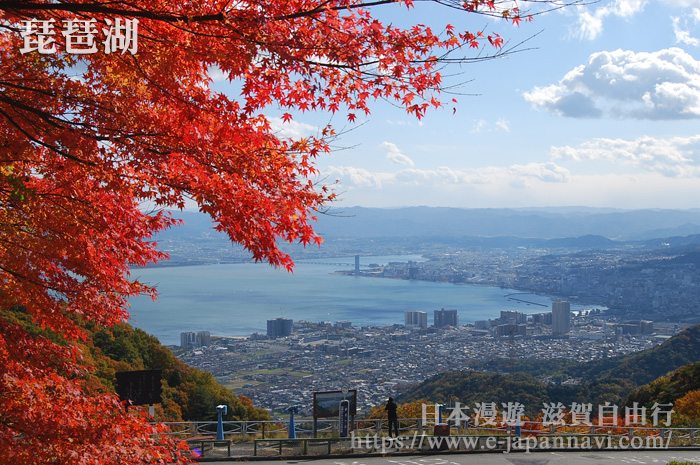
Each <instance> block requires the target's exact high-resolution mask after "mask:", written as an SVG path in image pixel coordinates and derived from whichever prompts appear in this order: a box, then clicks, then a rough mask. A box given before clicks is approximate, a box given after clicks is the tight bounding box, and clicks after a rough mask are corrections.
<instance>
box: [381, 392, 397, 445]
mask: <svg viewBox="0 0 700 465" xmlns="http://www.w3.org/2000/svg"><path fill="white" fill-rule="evenodd" d="M396 407H397V405H396V402H394V398H393V397H389V401H388V402H387V403H386V407H384V408H385V409H386V413H387V415H388V417H389V436H391V437H394V435H393V434H392V431H391V426H392V425H393V426H394V430H395V431H396V436H398V435H399V415H398V414H397V413H396Z"/></svg>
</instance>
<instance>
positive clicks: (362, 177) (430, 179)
mask: <svg viewBox="0 0 700 465" xmlns="http://www.w3.org/2000/svg"><path fill="white" fill-rule="evenodd" d="M322 175H323V176H324V177H327V178H332V177H337V178H338V181H339V184H340V185H341V186H343V187H347V188H351V187H360V188H362V187H364V188H366V187H376V188H389V187H390V186H414V187H415V186H420V187H421V188H425V189H427V190H431V189H436V190H441V189H444V188H448V187H450V186H457V187H459V186H462V187H466V186H478V185H481V186H500V185H509V186H511V187H520V188H523V187H530V186H532V185H535V184H539V183H566V182H568V181H569V180H570V178H571V174H570V173H569V171H568V170H567V169H566V168H563V167H561V166H558V165H557V164H556V163H554V162H547V163H530V164H527V165H511V166H508V167H497V166H488V167H483V168H478V169H465V170H458V169H453V168H449V167H446V166H441V167H438V168H435V169H429V170H424V169H416V168H404V169H402V170H399V171H397V172H396V173H372V172H370V171H367V170H365V169H362V168H354V167H331V168H329V169H328V170H323V173H322Z"/></svg>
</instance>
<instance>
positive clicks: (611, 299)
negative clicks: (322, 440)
mask: <svg viewBox="0 0 700 465" xmlns="http://www.w3.org/2000/svg"><path fill="white" fill-rule="evenodd" d="M657 242H659V243H658V244H656V243H654V244H651V245H650V244H649V243H639V244H632V245H630V244H615V243H612V242H611V243H610V244H609V246H607V247H601V246H599V245H598V246H586V245H585V244H583V245H582V243H581V241H580V240H579V241H578V243H576V244H571V243H562V244H550V245H549V246H547V247H535V246H527V247H525V246H517V245H513V246H510V247H500V246H499V247H494V246H487V245H483V246H482V245H478V244H477V245H474V244H472V245H471V246H469V247H465V246H460V245H459V244H456V243H453V242H452V243H446V242H439V241H437V242H436V241H433V242H430V241H426V242H422V243H420V244H419V245H417V244H415V243H413V242H412V241H411V240H375V241H369V242H365V243H363V244H361V245H360V243H359V241H356V240H348V241H330V242H329V243H328V244H326V245H325V246H324V250H323V253H324V254H325V256H328V257H333V256H336V257H338V256H343V255H345V256H348V255H355V253H357V251H361V253H362V255H363V256H362V260H363V266H362V267H360V266H356V267H355V268H354V269H353V268H345V269H343V270H338V271H337V273H340V274H349V275H362V276H371V277H375V278H385V279H402V280H423V281H435V282H450V283H458V284H464V285H480V286H500V287H503V288H509V289H516V290H519V291H522V292H523V293H534V294H540V295H549V296H557V297H559V298H560V299H561V301H562V302H561V304H565V307H563V308H565V310H562V308H558V307H560V306H561V304H560V303H558V302H552V308H549V309H548V308H543V309H542V313H540V314H531V315H525V314H523V313H519V312H515V311H507V310H504V311H502V312H501V317H500V318H495V319H493V320H486V321H476V322H474V324H466V325H465V324H460V323H459V322H458V321H456V313H457V312H456V311H454V310H453V311H454V313H455V315H454V319H451V318H452V316H450V315H448V313H446V312H450V309H447V311H445V309H438V308H426V309H420V310H423V311H422V312H421V311H410V312H409V311H407V312H406V315H405V321H402V322H398V321H397V322H396V324H394V325H392V326H385V327H366V326H364V327H358V326H356V325H354V324H353V323H352V322H349V321H342V322H304V321H294V322H292V321H291V320H287V321H277V322H275V320H271V321H268V331H267V334H253V335H250V336H249V337H243V338H225V337H212V336H209V334H208V333H207V334H195V333H188V332H186V328H183V331H185V333H183V340H182V344H181V347H177V348H175V347H173V350H174V351H175V352H176V354H177V355H178V356H179V357H180V358H182V359H183V360H184V361H186V362H187V363H188V364H190V365H193V366H196V367H199V368H202V369H205V370H207V371H210V372H211V373H213V374H214V375H215V377H216V378H217V380H219V381H220V382H221V383H222V384H224V385H226V386H228V387H230V388H231V389H233V390H234V392H236V393H237V394H242V395H246V396H248V397H250V398H251V399H252V400H253V401H254V402H255V404H256V405H257V406H260V407H264V408H266V409H269V410H271V411H273V412H274V414H275V415H280V414H281V413H282V412H284V410H285V408H287V407H289V406H292V405H299V406H300V413H301V414H302V415H311V413H312V412H311V408H312V397H313V393H314V392H319V391H332V390H341V389H344V388H346V389H357V390H358V408H359V409H360V411H361V412H363V411H364V412H367V411H368V410H369V409H370V408H371V407H373V406H376V405H379V404H382V403H383V402H385V401H386V398H387V397H388V396H389V395H396V394H398V393H400V392H401V390H402V388H404V387H407V386H410V385H414V384H416V383H420V382H422V381H424V380H426V379H427V378H429V377H431V376H433V375H436V374H439V373H442V372H447V371H458V370H464V369H469V368H470V366H471V364H473V363H476V362H483V361H488V360H492V359H499V358H500V359H505V360H516V359H524V358H529V359H538V360H542V361H543V363H545V362H546V360H549V359H552V358H567V359H572V360H577V361H589V360H596V359H600V358H605V357H611V356H615V355H621V354H627V353H631V352H636V351H640V350H644V349H647V348H649V347H652V346H654V345H656V344H659V343H661V342H663V341H664V340H666V339H668V338H669V337H670V336H671V335H673V334H675V333H677V332H678V331H679V330H680V329H682V328H684V327H687V326H689V325H690V324H693V323H697V322H698V316H697V312H695V311H693V310H694V309H697V308H698V307H700V252H697V247H696V246H694V245H690V246H689V247H687V248H685V247H675V248H670V247H667V244H665V243H663V242H661V241H657ZM173 247H175V245H173ZM350 251H353V252H350ZM171 252H174V254H173V255H174V256H176V263H174V264H193V263H207V262H212V261H218V262H227V261H228V262H230V261H241V260H245V258H244V256H242V255H241V256H237V255H236V253H235V252H234V253H233V254H232V252H231V250H230V249H229V250H228V251H227V252H224V251H223V249H221V248H220V245H217V243H209V244H208V245H204V244H202V245H200V246H199V247H198V248H197V249H195V250H193V249H189V250H187V251H185V250H177V249H175V248H174V249H172V250H171ZM179 252H181V253H179ZM292 252H298V253H299V254H298V255H297V256H296V257H295V259H296V260H297V261H300V260H306V259H310V258H319V257H320V256H321V255H320V253H321V252H318V251H316V250H313V249H312V250H305V251H303V252H299V251H298V250H297V251H292ZM390 254H418V255H421V256H422V257H423V260H419V261H411V262H408V263H406V262H401V263H388V264H385V265H379V264H371V256H372V255H390ZM188 256H189V257H190V258H187V257H188ZM195 256H196V258H194V257H195ZM368 263H369V266H368V265H367V264H368ZM569 302H571V303H575V304H577V307H578V308H582V306H583V308H587V309H589V310H586V311H583V312H570V311H569ZM558 312H559V315H560V316H559V317H558V316H557V313H558ZM562 312H563V313H562ZM564 314H565V315H566V318H565V319H566V321H565V322H563V320H562V318H563V317H562V316H561V315H564ZM278 320H284V319H278ZM428 320H431V321H428ZM431 322H432V323H433V324H430V323H431ZM212 332H214V333H215V329H214V328H212ZM205 333H206V332H205ZM542 381H544V382H547V383H564V384H566V383H571V384H575V383H577V382H578V380H577V379H557V380H551V379H543V380H542Z"/></svg>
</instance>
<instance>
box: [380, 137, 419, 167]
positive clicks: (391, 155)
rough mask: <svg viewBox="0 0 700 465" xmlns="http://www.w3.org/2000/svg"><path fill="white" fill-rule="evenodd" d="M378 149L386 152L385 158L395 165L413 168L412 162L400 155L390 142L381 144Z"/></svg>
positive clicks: (399, 151) (394, 145)
mask: <svg viewBox="0 0 700 465" xmlns="http://www.w3.org/2000/svg"><path fill="white" fill-rule="evenodd" d="M379 147H380V148H381V149H382V150H384V151H385V152H386V158H387V160H389V161H390V162H392V163H396V164H397V165H405V166H414V165H415V163H413V160H411V159H410V158H409V157H407V156H406V155H404V154H403V153H401V150H399V148H398V147H397V146H396V144H392V143H391V142H382V143H381V144H379Z"/></svg>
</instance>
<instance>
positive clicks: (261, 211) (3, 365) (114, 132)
mask: <svg viewBox="0 0 700 465" xmlns="http://www.w3.org/2000/svg"><path fill="white" fill-rule="evenodd" d="M432 3H434V4H435V5H437V6H442V7H447V8H452V9H457V10H461V11H462V12H466V13H473V14H483V15H490V16H496V17H499V18H505V19H506V20H508V21H509V22H512V23H515V24H518V23H520V21H521V20H527V19H529V18H528V17H527V16H524V15H523V14H522V13H521V12H520V11H519V10H518V9H517V8H514V7H513V6H514V5H515V4H514V3H512V2H510V1H508V2H504V3H503V4H501V5H499V2H497V1H495V0H472V1H467V2H463V3H462V2H457V1H454V0H437V1H435V2H432ZM502 5H506V6H502ZM380 7H382V8H384V7H387V8H389V7H391V8H404V9H406V8H407V9H409V10H410V9H411V8H412V7H413V4H412V2H411V1H410V0H408V1H403V2H394V1H390V0H379V1H368V2H363V1H361V0H360V1H358V0H295V1H278V0H261V1H255V2H245V1H234V0H192V1H162V0H130V1H119V0H117V1H84V0H64V1H55V0H34V1H14V0H0V28H1V30H2V32H1V33H0V54H1V58H0V90H1V92H0V204H1V205H2V209H1V210H0V216H1V217H0V308H2V309H5V310H6V311H4V312H3V313H2V318H0V373H1V374H2V377H0V461H2V462H3V463H16V464H17V463H35V462H48V461H51V460H53V461H56V462H70V463H124V462H128V463H134V462H136V461H139V460H140V461H141V462H142V463H161V462H163V461H165V462H167V461H170V460H183V461H184V460H186V459H185V458H183V457H180V455H181V454H180V453H179V452H177V451H178V450H179V449H177V448H174V447H173V444H170V443H169V442H168V441H166V440H164V439H158V436H153V435H152V434H151V433H152V432H153V431H152V428H151V427H150V426H149V425H148V424H147V423H145V422H144V421H143V419H140V418H138V417H137V416H135V415H131V414H128V413H126V412H125V410H124V409H123V408H122V406H121V405H120V404H119V402H118V401H117V400H116V398H115V397H114V396H112V395H102V396H88V395H86V389H85V386H84V384H85V380H86V375H85V372H86V370H90V369H91V368H89V367H88V365H89V364H88V363H87V362H86V360H85V359H86V355H85V354H83V353H81V350H80V349H79V347H78V346H76V345H75V344H73V343H72V341H75V340H79V339H81V338H83V337H84V334H83V331H82V330H81V328H80V327H79V325H77V324H76V321H77V319H81V320H87V321H90V322H92V323H94V324H96V325H99V326H110V325H113V324H115V323H118V322H122V321H125V320H126V318H127V317H128V312H127V308H128V305H127V299H128V298H129V297H132V296H135V295H138V294H142V293H150V294H151V295H153V296H155V290H154V289H152V288H150V287H148V286H146V285H144V284H142V283H139V282H138V281H137V280H134V279H132V278H131V277H130V275H129V269H130V267H131V266H143V265H146V264H149V263H153V262H156V261H158V260H161V259H163V258H165V255H164V254H163V253H162V252H160V251H158V249H157V246H156V244H155V243H154V242H153V240H152V236H153V235H154V234H155V233H156V232H158V231H160V230H163V229H164V228H168V227H170V226H173V225H175V224H176V223H177V222H178V221H177V219H175V218H172V217H171V216H169V215H168V214H166V213H163V211H164V210H163V209H164V208H166V207H177V208H183V207H184V206H185V204H186V202H188V201H191V202H194V203H195V204H196V205H197V206H198V208H199V209H200V210H201V211H202V212H204V213H207V214H208V215H210V216H211V218H212V219H213V220H214V221H215V224H216V228H217V229H219V230H221V231H224V232H225V233H227V234H228V236H229V237H230V238H231V240H232V241H233V242H235V243H239V244H242V245H243V246H245V247H246V248H247V249H248V250H250V251H251V253H252V255H253V257H254V258H255V259H256V260H263V261H267V262H269V263H271V264H272V265H276V266H282V267H286V268H288V269H291V267H292V261H291V259H290V257H289V256H287V255H286V254H284V253H283V252H281V251H280V250H279V248H278V247H277V240H279V239H281V240H285V241H290V242H301V243H303V244H309V243H318V244H320V243H321V238H320V237H318V235H317V234H316V233H315V232H314V230H313V227H312V223H313V220H314V215H315V214H317V212H318V211H321V210H323V209H324V208H325V206H326V205H327V202H329V201H331V200H332V199H333V196H334V194H333V192H332V191H330V190H328V188H327V187H326V186H323V185H320V184H319V180H318V179H316V178H315V175H316V174H317V172H316V169H315V168H314V159H315V158H316V157H317V156H318V155H320V154H323V153H326V152H328V151H329V138H332V137H333V136H334V135H335V133H334V130H333V129H332V128H330V127H326V128H320V129H319V132H318V134H317V135H316V136H315V137H308V138H301V139H289V138H284V137H282V136H280V135H279V134H278V133H276V132H275V131H274V130H273V128H272V126H271V123H270V119H269V118H268V117H266V115H265V113H266V112H268V111H279V112H280V113H281V115H282V119H283V120H284V121H289V120H290V119H291V118H292V113H294V112H295V111H324V112H330V113H336V112H345V113H346V115H347V118H348V119H349V120H350V121H353V120H355V119H356V118H357V115H358V114H359V115H361V114H366V113H369V111H370V105H371V103H372V102H373V101H375V100H377V99H388V100H391V101H394V102H396V103H397V104H398V105H399V106H401V107H403V108H405V110H406V111H407V112H408V113H410V114H412V115H415V116H416V117H418V118H421V117H423V116H424V115H425V113H426V111H427V110H428V109H429V108H430V107H431V106H432V107H439V106H440V105H442V104H443V102H442V101H441V97H440V90H441V86H442V85H443V83H442V75H441V73H440V67H441V66H443V65H444V64H446V63H450V62H460V61H464V60H470V59H483V58H485V57H487V56H494V55H498V54H500V53H502V51H501V47H502V45H503V39H502V38H501V37H500V36H498V35H497V34H496V33H485V32H482V31H481V30H478V31H474V32H470V31H459V30H456V29H455V28H454V27H452V26H450V25H445V27H444V28H443V29H441V30H438V31H433V30H432V29H431V28H430V27H428V26H424V25H418V24H417V25H414V26H411V27H407V28H401V27H396V26H393V25H391V24H388V25H387V24H383V23H382V22H380V21H378V20H377V19H375V18H374V17H373V15H372V14H371V12H372V11H373V10H374V9H375V8H380ZM416 22H417V21H416ZM482 44H485V45H486V46H488V47H493V48H490V50H491V52H488V51H487V52H485V53H484V54H482V55H475V56H472V57H470V56H469V55H468V53H469V51H470V50H472V49H479V48H480V47H481V46H482ZM479 53H482V52H479ZM215 72H217V73H218V72H220V73H223V75H224V76H226V77H227V78H228V79H229V80H231V81H232V82H233V83H234V84H235V85H237V86H239V87H240V97H239V98H236V99H233V98H229V97H227V96H226V95H224V94H222V93H219V92H216V91H214V90H213V89H212V79H211V76H212V74H213V73H215ZM20 307H21V308H23V309H24V311H26V313H27V314H28V315H29V316H30V317H31V318H32V319H33V321H34V322H36V323H37V324H39V325H40V326H41V327H42V328H44V329H45V330H50V331H51V332H52V334H57V335H60V338H58V339H56V340H53V339H51V338H49V337H47V335H46V334H44V333H41V332H36V333H30V332H28V331H27V330H26V328H23V327H22V326H21V325H18V324H17V322H16V321H15V320H14V319H13V317H12V312H11V310H10V309H13V308H20ZM173 454H174V458H172V457H171V456H172V455H173Z"/></svg>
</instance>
